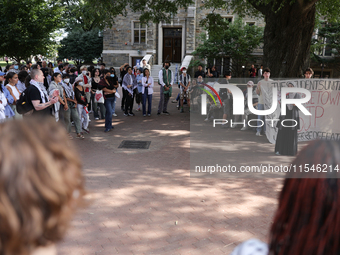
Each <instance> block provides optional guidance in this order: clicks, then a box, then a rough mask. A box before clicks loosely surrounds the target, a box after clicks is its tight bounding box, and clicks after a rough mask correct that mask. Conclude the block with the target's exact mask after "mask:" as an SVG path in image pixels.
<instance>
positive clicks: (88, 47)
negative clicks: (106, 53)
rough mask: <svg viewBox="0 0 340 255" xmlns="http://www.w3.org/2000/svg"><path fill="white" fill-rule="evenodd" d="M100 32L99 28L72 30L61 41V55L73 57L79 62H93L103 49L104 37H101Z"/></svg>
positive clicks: (61, 56)
mask: <svg viewBox="0 0 340 255" xmlns="http://www.w3.org/2000/svg"><path fill="white" fill-rule="evenodd" d="M98 33H99V30H98V29H95V30H91V31H82V30H72V31H70V32H69V33H68V35H67V37H65V38H64V39H63V40H61V41H60V44H61V46H60V48H59V57H60V58H68V59H73V60H74V61H76V62H77V63H78V64H80V63H81V62H85V63H92V60H93V59H95V58H99V57H100V56H101V53H102V51H103V37H99V35H98Z"/></svg>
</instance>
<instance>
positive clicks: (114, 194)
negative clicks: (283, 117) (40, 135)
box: [58, 88, 291, 255]
mask: <svg viewBox="0 0 340 255" xmlns="http://www.w3.org/2000/svg"><path fill="white" fill-rule="evenodd" d="M156 89H158V88H156ZM175 92H176V90H175ZM174 94H176V93H174ZM158 98H159V95H158V93H157V92H156V93H155V94H154V98H153V104H154V105H153V114H152V116H151V117H142V114H141V113H140V112H137V113H136V116H135V117H124V116H123V113H122V112H121V111H120V102H118V103H117V109H118V110H117V114H118V115H119V116H118V117H117V118H114V126H115V129H114V130H113V131H112V132H109V133H104V132H103V131H104V121H103V120H99V121H94V120H92V121H91V123H90V130H91V134H90V135H86V139H85V140H77V139H75V143H76V145H77V147H78V149H79V153H80V155H81V157H82V159H83V164H84V174H85V177H86V187H87V189H88V192H89V193H88V195H87V197H86V198H87V200H88V201H89V202H90V205H89V206H88V207H87V208H85V209H83V210H81V211H80V212H79V213H78V214H77V215H76V216H75V218H74V220H73V221H72V224H71V225H72V226H71V228H70V230H69V232H68V234H67V236H66V238H65V240H64V241H62V242H61V243H60V244H59V245H58V252H59V253H58V254H61V255H63V254H72V255H80V254H82V255H89V254H96V255H98V254H103V255H111V254H181V255H182V254H229V253H230V252H231V251H232V250H233V249H234V248H235V246H236V245H237V244H239V243H240V242H242V241H244V240H247V239H249V238H258V239H261V240H263V241H266V240H267V237H268V229H269V227H270V224H271V221H272V218H273V213H274V211H275V209H276V206H277V195H278V192H279V190H280V188H281V187H282V179H212V178H209V179H202V178H201V179H199V178H190V173H189V170H188V169H189V158H190V156H189V150H190V132H189V129H190V125H189V113H188V112H187V111H186V112H185V113H182V114H181V113H179V111H178V110H177V109H176V108H175V104H173V103H169V111H170V113H171V116H164V115H161V116H156V107H157V106H158ZM134 108H136V107H134ZM91 119H93V118H92V116H91ZM202 123H203V125H208V124H206V123H204V122H202ZM219 132H224V133H225V134H226V135H227V134H228V137H229V138H228V139H231V140H233V139H234V140H237V139H239V140H242V141H243V146H246V145H247V146H248V145H251V146H253V147H252V148H257V149H256V150H252V151H247V153H246V154H245V153H242V148H240V147H232V146H231V145H230V146H231V147H230V148H229V149H228V150H227V151H226V155H229V154H230V155H232V157H231V160H232V161H233V162H238V161H247V160H249V161H248V162H262V161H266V162H272V163H277V162H281V163H288V162H290V160H291V158H290V157H276V156H275V155H273V145H271V144H269V143H267V142H266V138H264V137H256V136H255V134H253V133H252V132H251V131H245V132H241V131H239V130H236V129H234V130H223V131H219ZM125 139H129V140H134V139H135V140H149V141H151V146H150V149H149V150H132V149H118V146H119V144H120V142H121V141H122V140H125ZM225 146H226V147H228V146H229V145H225ZM228 153H229V154H228ZM246 155H248V156H249V158H248V159H247V158H245V156H246Z"/></svg>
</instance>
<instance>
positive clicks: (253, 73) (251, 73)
mask: <svg viewBox="0 0 340 255" xmlns="http://www.w3.org/2000/svg"><path fill="white" fill-rule="evenodd" d="M249 77H250V78H255V77H256V69H255V66H254V65H251V67H250V69H249Z"/></svg>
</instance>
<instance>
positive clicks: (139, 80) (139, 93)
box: [134, 68, 143, 111]
mask: <svg viewBox="0 0 340 255" xmlns="http://www.w3.org/2000/svg"><path fill="white" fill-rule="evenodd" d="M142 78H143V68H138V69H137V75H136V81H137V88H136V89H135V91H134V92H135V94H136V103H137V111H140V110H141V109H140V104H141V103H142V87H143V84H142Z"/></svg>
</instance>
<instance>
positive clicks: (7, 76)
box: [5, 72, 16, 86]
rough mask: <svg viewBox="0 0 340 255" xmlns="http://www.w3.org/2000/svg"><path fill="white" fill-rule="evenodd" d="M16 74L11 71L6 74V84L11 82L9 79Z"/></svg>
mask: <svg viewBox="0 0 340 255" xmlns="http://www.w3.org/2000/svg"><path fill="white" fill-rule="evenodd" d="M14 75H16V73H14V72H9V73H7V74H6V80H5V86H6V85H7V84H8V83H9V79H12V78H13V77H14Z"/></svg>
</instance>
